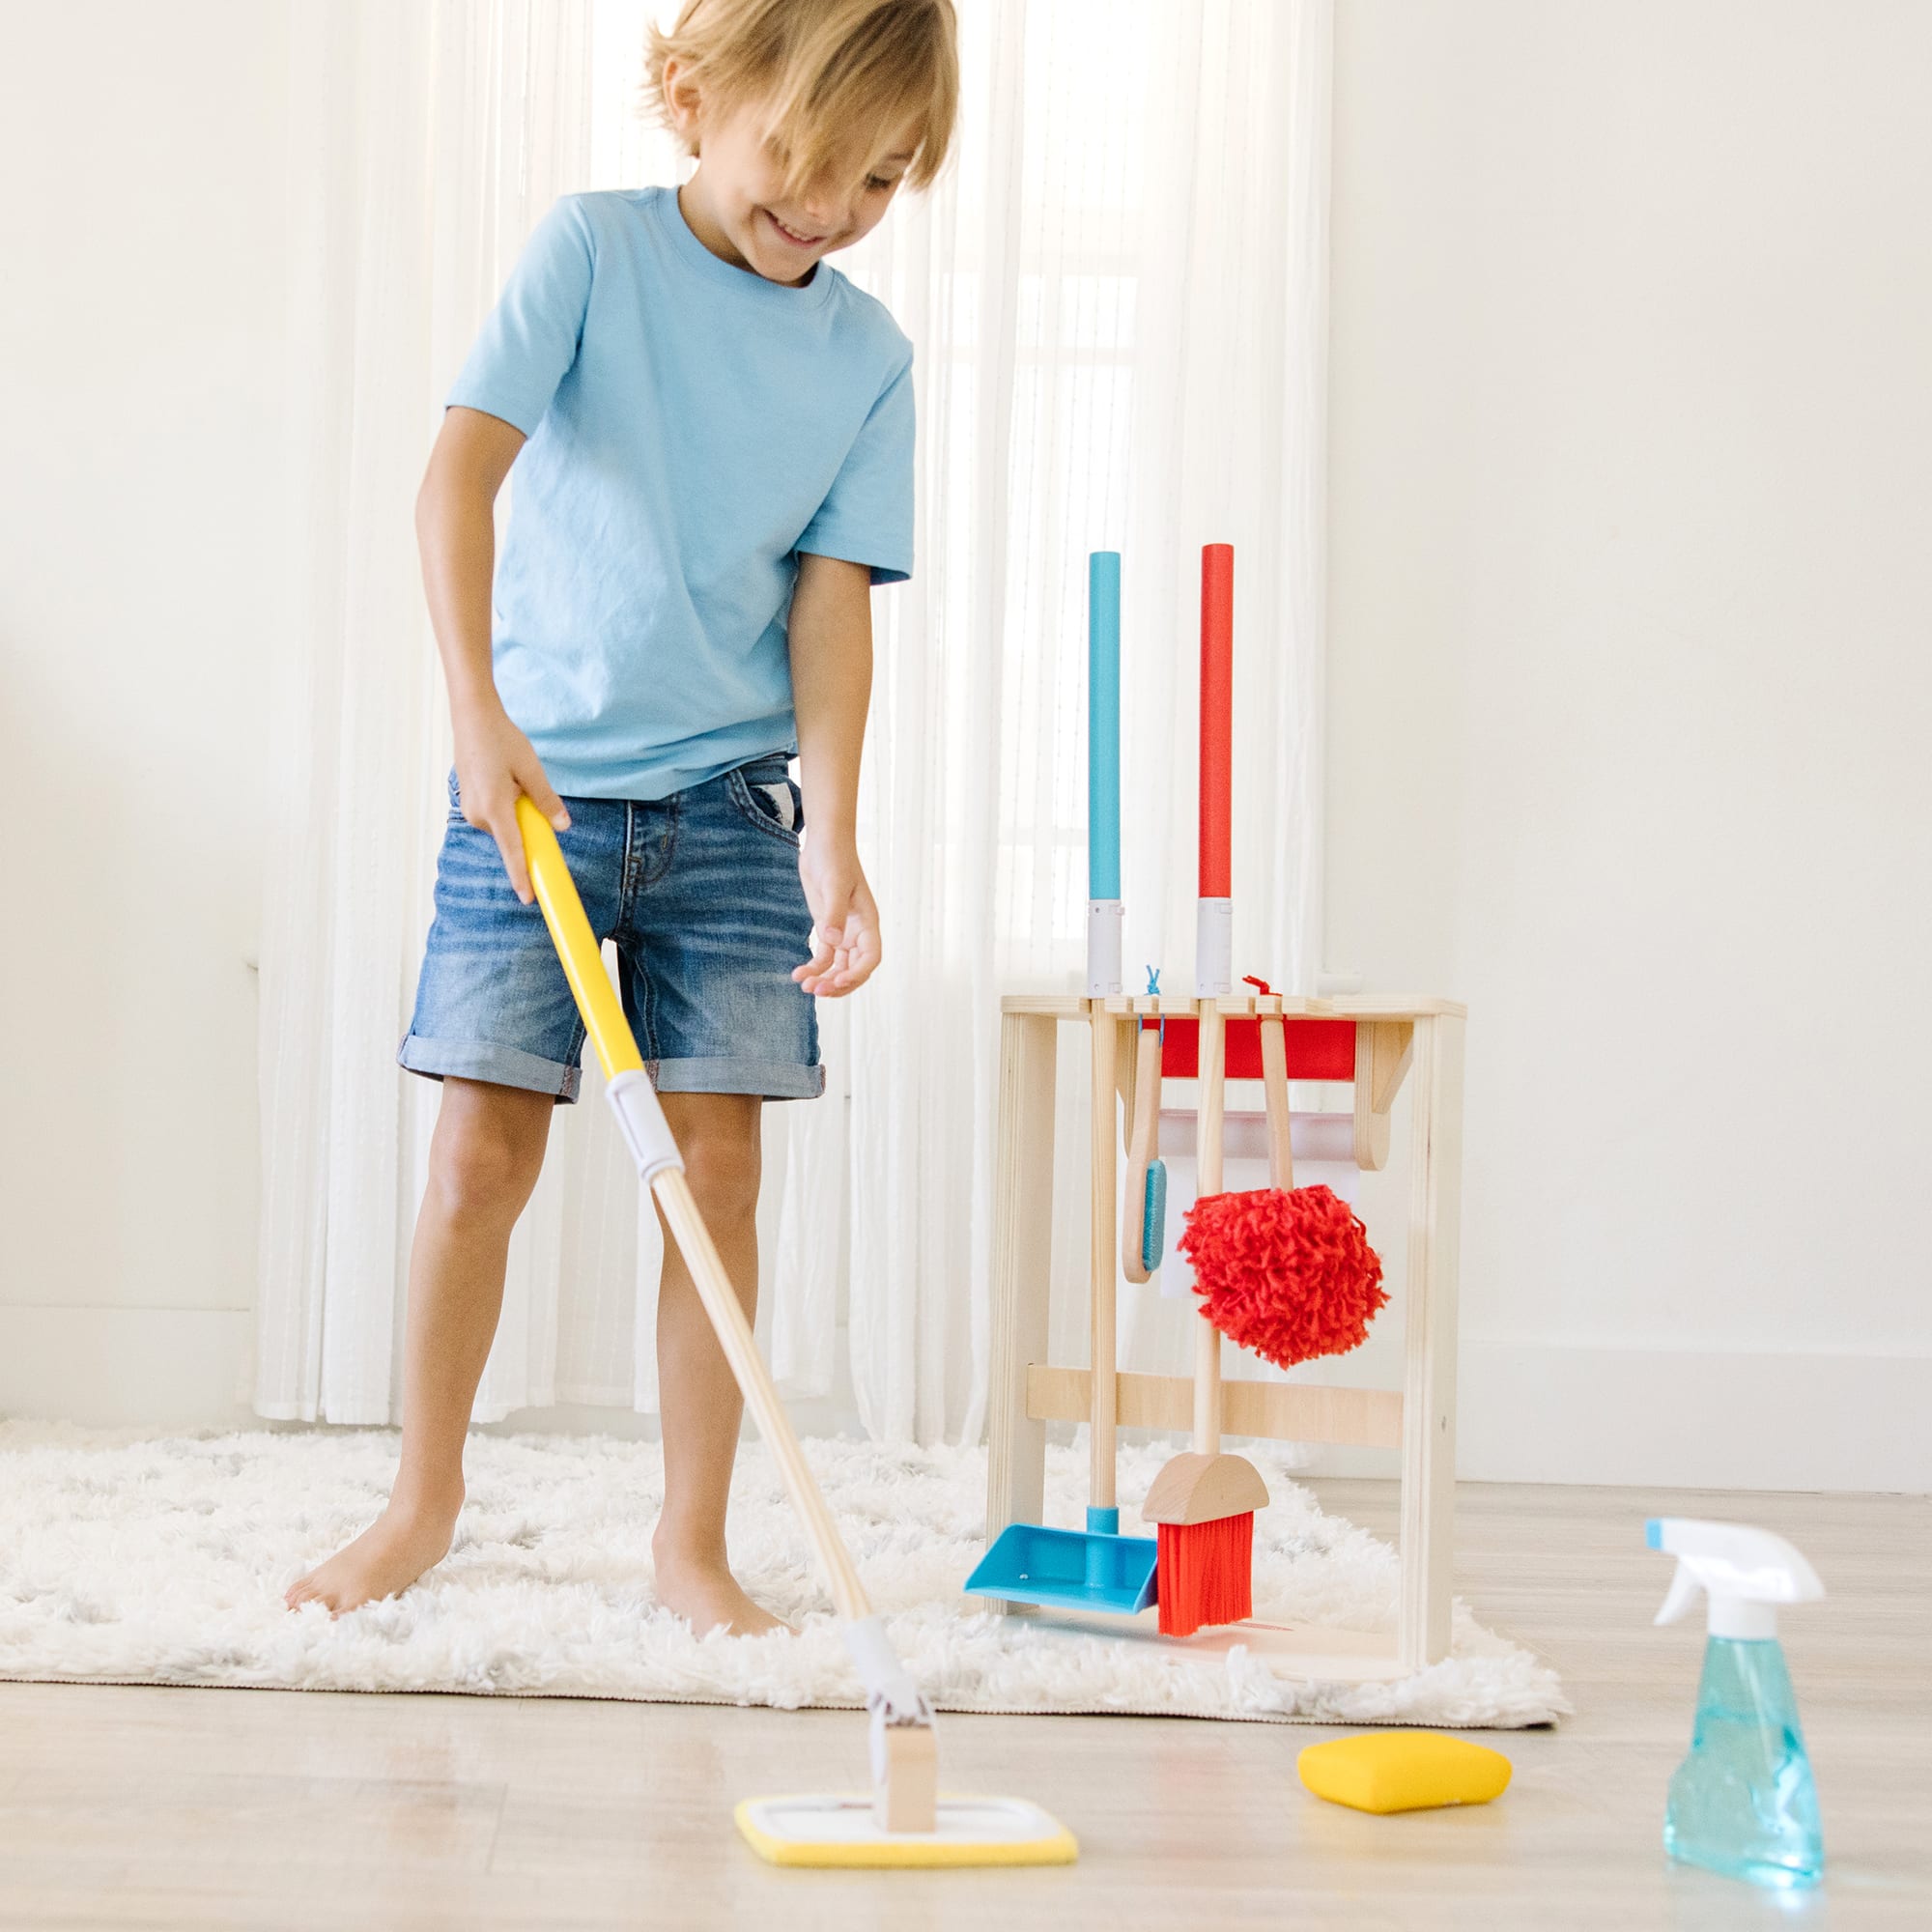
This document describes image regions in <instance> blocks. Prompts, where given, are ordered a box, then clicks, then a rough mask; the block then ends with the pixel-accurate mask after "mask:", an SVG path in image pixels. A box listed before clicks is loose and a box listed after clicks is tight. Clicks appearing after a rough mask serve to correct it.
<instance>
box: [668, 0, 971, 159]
mask: <svg viewBox="0 0 1932 1932" xmlns="http://www.w3.org/2000/svg"><path fill="white" fill-rule="evenodd" d="M957 36H958V23H957V20H956V18H955V16H954V14H953V12H952V0H685V4H684V5H683V6H682V7H681V8H680V9H679V10H678V15H677V23H676V25H675V26H673V27H672V28H671V30H670V32H669V33H668V34H667V33H665V32H663V31H662V30H661V29H660V28H658V27H656V26H653V27H652V28H651V29H650V32H649V37H648V39H647V41H646V43H645V51H644V98H645V100H646V103H647V104H648V105H649V107H650V108H651V109H652V110H653V111H654V112H655V113H656V115H657V116H658V118H659V119H661V120H663V121H664V122H665V123H666V124H667V125H671V123H670V109H669V102H668V100H667V99H665V91H664V77H665V64H666V63H667V62H668V61H671V60H675V61H677V62H678V63H679V64H680V66H681V67H682V69H683V70H684V74H685V76H686V77H688V78H689V79H691V80H692V81H693V82H694V83H695V84H696V87H697V90H698V92H699V94H700V95H702V96H704V97H706V98H708V99H711V100H713V101H715V102H718V103H721V104H723V105H725V106H726V107H733V106H737V105H740V104H743V103H745V102H747V101H752V100H760V101H762V102H764V103H765V105H766V106H767V109H768V112H769V120H768V123H767V127H766V130H765V131H766V133H767V135H768V137H769V138H770V139H771V140H773V141H774V142H775V143H776V144H777V146H778V148H779V151H780V152H781V155H782V156H784V164H785V175H786V182H787V185H789V186H793V187H796V186H797V185H800V184H801V183H803V182H807V181H810V179H811V178H812V177H813V176H814V175H816V174H817V173H818V172H819V171H820V170H821V169H822V168H824V167H825V166H826V165H827V163H828V162H829V161H830V160H831V158H832V156H833V155H834V154H835V153H836V152H837V150H838V147H839V146H840V144H841V143H842V142H843V141H844V140H846V139H848V138H849V137H850V134H851V131H852V130H853V129H854V128H877V129H878V130H879V138H880V139H881V140H882V141H883V140H888V139H890V138H891V137H892V135H893V134H895V133H896V132H897V131H898V130H899V128H903V127H905V126H906V125H907V124H908V123H910V124H912V125H913V126H914V127H916V128H917V129H918V145H917V147H916V148H915V150H914V152H913V157H912V160H911V162H910V164H909V165H908V167H907V169H906V177H905V178H906V180H907V181H908V182H909V183H910V184H911V185H913V186H914V187H916V188H923V187H928V186H930V185H931V184H932V182H933V179H934V177H936V176H937V175H938V173H939V170H940V168H941V167H942V166H943V165H944V163H945V160H946V154H947V150H948V149H949V148H950V147H951V146H952V124H953V120H954V118H955V116H956V114H957V112H958V105H959V52H958V44H957ZM874 158H876V157H874Z"/></svg>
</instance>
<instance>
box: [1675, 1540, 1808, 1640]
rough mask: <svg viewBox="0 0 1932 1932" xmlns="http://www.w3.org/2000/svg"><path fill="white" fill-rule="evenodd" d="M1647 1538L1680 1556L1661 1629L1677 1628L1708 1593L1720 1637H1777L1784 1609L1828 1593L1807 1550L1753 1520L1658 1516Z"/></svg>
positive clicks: (1712, 1626)
mask: <svg viewBox="0 0 1932 1932" xmlns="http://www.w3.org/2000/svg"><path fill="white" fill-rule="evenodd" d="M1644 1541H1645V1542H1646V1543H1648V1544H1649V1545H1650V1547H1651V1548H1653V1549H1661V1550H1662V1551H1663V1552H1664V1554H1665V1555H1667V1556H1674V1557H1676V1559H1677V1574H1676V1575H1675V1576H1674V1577H1671V1579H1670V1594H1669V1595H1668V1596H1667V1597H1665V1598H1664V1600H1663V1607H1662V1609H1661V1610H1659V1611H1658V1613H1657V1621H1658V1622H1659V1623H1661V1624H1669V1623H1675V1622H1676V1621H1677V1619H1678V1618H1679V1617H1681V1616H1682V1615H1683V1614H1684V1612H1685V1611H1686V1610H1688V1609H1689V1608H1690V1605H1692V1604H1693V1603H1694V1602H1695V1601H1696V1597H1697V1592H1698V1591H1699V1590H1702V1591H1703V1592H1704V1594H1705V1595H1706V1596H1707V1597H1708V1598H1709V1599H1710V1603H1711V1618H1710V1629H1711V1634H1712V1635H1713V1636H1732V1637H1747V1638H1748V1637H1756V1638H1762V1637H1773V1636H1776V1634H1777V1607H1776V1606H1777V1605H1779V1604H1805V1603H1810V1602H1812V1601H1814V1600H1815V1599H1817V1598H1819V1597H1822V1596H1823V1595H1824V1594H1825V1586H1824V1584H1822V1583H1821V1582H1819V1580H1818V1573H1817V1572H1816V1571H1815V1570H1813V1569H1812V1567H1811V1566H1810V1564H1809V1563H1807V1562H1806V1561H1805V1560H1804V1555H1803V1553H1802V1552H1801V1551H1799V1550H1797V1549H1794V1548H1792V1547H1791V1545H1790V1544H1788V1543H1787V1542H1785V1540H1784V1539H1783V1537H1781V1536H1773V1535H1772V1533H1771V1532H1770V1531H1769V1530H1766V1529H1753V1528H1752V1527H1751V1526H1750V1525H1749V1524H1748V1523H1743V1522H1706V1521H1703V1520H1699V1519H1698V1518H1695V1517H1686V1516H1660V1517H1652V1518H1651V1520H1650V1521H1649V1522H1648V1523H1647V1524H1646V1525H1645V1527H1644Z"/></svg>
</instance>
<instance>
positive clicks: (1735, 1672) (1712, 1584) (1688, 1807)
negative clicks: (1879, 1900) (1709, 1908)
mask: <svg viewBox="0 0 1932 1932" xmlns="http://www.w3.org/2000/svg"><path fill="white" fill-rule="evenodd" d="M1645 1541H1646V1542H1648V1543H1649V1545H1650V1547H1651V1548H1653V1549H1662V1550H1663V1551H1665V1552H1666V1553H1667V1554H1669V1555H1671V1556H1674V1557H1676V1558H1677V1575H1676V1576H1675V1577H1673V1578H1672V1579H1671V1583H1670V1594H1669V1595H1668V1596H1667V1597H1666V1598H1665V1599H1664V1600H1663V1607H1662V1609H1661V1610H1660V1611H1659V1612H1658V1613H1657V1621H1658V1622H1659V1623H1661V1624H1667V1623H1674V1622H1675V1621H1676V1620H1677V1618H1679V1617H1681V1616H1682V1615H1683V1614H1684V1612H1685V1611H1686V1610H1687V1609H1689V1608H1690V1605H1691V1604H1692V1603H1693V1602H1695V1600H1696V1596H1697V1592H1698V1591H1699V1590H1702V1591H1703V1592H1704V1594H1705V1595H1706V1597H1708V1598H1709V1600H1710V1609H1711V1621H1710V1630H1711V1634H1710V1641H1709V1642H1708V1643H1707V1644H1706V1645H1705V1648H1704V1675H1703V1679H1702V1681H1701V1682H1700V1683H1699V1684H1698V1686H1697V1719H1696V1724H1695V1727H1694V1729H1693V1730H1692V1732H1691V1737H1690V1756H1689V1757H1687V1758H1686V1759H1685V1760H1684V1762H1683V1763H1682V1764H1681V1765H1679V1766H1678V1767H1677V1774H1676V1776H1674V1777H1672V1778H1671V1780H1670V1802H1669V1804H1668V1806H1667V1807H1666V1809H1665V1811H1664V1816H1663V1849H1664V1850H1665V1851H1666V1852H1668V1853H1669V1855H1670V1856H1671V1857H1672V1858H1673V1859H1681V1860H1682V1861H1684V1862H1685V1863H1687V1864H1693V1865H1707V1866H1709V1867H1710V1869H1711V1870H1713V1871H1719V1872H1723V1873H1724V1874H1726V1875H1727V1876H1728V1877H1731V1878H1742V1879H1748V1880H1750V1881H1751V1882H1752V1883H1753V1884H1756V1885H1773V1886H1786V1887H1789V1886H1805V1885H1816V1884H1817V1883H1818V1880H1819V1877H1820V1876H1821V1874H1822V1873H1823V1871H1824V1867H1825V1847H1824V1841H1823V1839H1822V1837H1821V1836H1820V1833H1819V1829H1818V1787H1817V1785H1816V1783H1815V1782H1814V1781H1813V1779H1812V1776H1811V1761H1810V1759H1809V1758H1807V1757H1806V1756H1805V1754H1804V1733H1803V1732H1802V1731H1801V1730H1800V1729H1799V1728H1798V1700H1797V1698H1796V1697H1795V1696H1794V1695H1793V1694H1792V1690H1791V1676H1790V1673H1789V1672H1788V1671H1787V1670H1786V1669H1785V1667H1784V1651H1783V1648H1782V1646H1781V1645H1780V1644H1779V1643H1778V1641H1777V1610H1776V1605H1779V1604H1803V1603H1809V1602H1811V1601H1812V1600H1814V1599H1816V1598H1819V1597H1822V1596H1823V1595H1824V1594H1825V1586H1824V1585H1823V1584H1822V1583H1820V1582H1819V1580H1818V1577H1817V1573H1816V1572H1815V1571H1814V1570H1813V1569H1812V1568H1811V1566H1810V1564H1808V1563H1807V1562H1806V1561H1805V1560H1804V1557H1803V1556H1802V1555H1800V1554H1799V1552H1798V1551H1797V1550H1796V1549H1794V1548H1792V1547H1791V1545H1790V1544H1788V1543H1786V1542H1785V1541H1784V1539H1783V1538H1782V1537H1779V1536H1773V1535H1771V1534H1770V1533H1769V1532H1768V1531H1766V1530H1762V1529H1752V1528H1750V1527H1749V1526H1748V1525H1747V1524H1745V1523H1741V1522H1700V1521H1696V1520H1692V1519H1690V1518H1689V1517H1655V1518H1653V1519H1652V1520H1651V1521H1650V1523H1649V1524H1648V1526H1647V1528H1646V1530H1645Z"/></svg>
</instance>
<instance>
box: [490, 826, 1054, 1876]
mask: <svg viewBox="0 0 1932 1932" xmlns="http://www.w3.org/2000/svg"><path fill="white" fill-rule="evenodd" d="M517 823H518V825H519V827H520V828H521V830H522V832H523V838H524V851H525V855H526V858H527V860H528V863H529V868H530V880H531V883H532V884H533V885H534V887H535V888H536V895H537V902H538V904H539V905H541V906H542V908H543V915H544V920H545V922H546V923H547V924H548V925H549V927H550V935H551V939H552V941H553V942H554V945H555V947H556V953H557V958H558V959H559V961H561V963H562V966H563V971H564V977H565V978H566V979H567V980H569V982H570V990H571V994H572V997H573V998H574V999H575V1000H576V1002H577V1008H578V1011H579V1012H580V1013H581V1014H582V1017H583V1025H584V1030H585V1031H586V1032H587V1033H588V1034H589V1036H590V1039H591V1042H592V1044H593V1045H594V1046H595V1048H596V1051H597V1058H598V1060H599V1061H600V1062H601V1064H602V1065H603V1068H604V1075H605V1078H606V1080H607V1082H608V1083H609V1085H608V1090H607V1091H608V1093H609V1094H610V1099H611V1111H612V1112H613V1113H614V1114H615V1115H616V1117H617V1124H618V1127H619V1128H620V1130H621V1131H622V1133H623V1136H624V1142H625V1145H626V1146H627V1147H628V1148H629V1149H630V1151H631V1153H632V1155H633V1157H634V1158H635V1160H636V1161H637V1166H638V1175H639V1179H641V1180H642V1181H643V1183H644V1184H645V1185H646V1186H647V1187H648V1188H649V1189H650V1191H651V1193H652V1195H653V1196H654V1197H655V1199H656V1201H657V1204H658V1207H659V1208H660V1209H661V1210H662V1212H663V1214H664V1218H665V1222H666V1225H667V1226H668V1228H669V1230H670V1234H671V1238H672V1239H673V1240H675V1241H676V1243H677V1246H678V1251H679V1253H680V1254H682V1255H683V1257H684V1260H685V1264H686V1265H687V1266H688V1267H689V1268H690V1270H691V1275H692V1279H693V1281H694V1282H695V1283H696V1286H697V1293H698V1296H699V1299H700V1300H701V1301H702V1302H703V1304H704V1312H705V1313H706V1315H708V1316H709V1317H710V1320H711V1325H712V1327H713V1329H714V1330H715V1331H716V1333H717V1336H718V1344H719V1347H720V1348H721V1349H722V1350H724V1351H725V1359H726V1360H727V1361H728V1362H729V1363H730V1365H731V1373H732V1375H733V1376H734V1377H735V1378H737V1383H738V1387H739V1389H740V1391H741V1392H742V1394H743V1395H744V1398H745V1405H746V1406H747V1407H748V1408H750V1410H751V1411H752V1414H753V1417H754V1419H755V1420H756V1422H757V1425H758V1434H759V1435H761V1436H762V1437H763V1438H764V1440H765V1442H766V1443H767V1444H768V1445H769V1447H770V1449H771V1451H772V1454H773V1457H774V1458H775V1460H776V1461H777V1463H778V1464H779V1468H780V1471H781V1474H782V1476H783V1478H784V1485H785V1489H786V1492H788V1494H789V1495H790V1497H791V1501H792V1507H793V1508H794V1509H796V1510H797V1511H798V1514H799V1516H800V1518H801V1519H802V1520H803V1521H804V1524H805V1528H806V1533H807V1535H808V1536H809V1537H810V1541H811V1546H812V1548H813V1550H814V1552H815V1553H816V1555H817V1557H818V1562H819V1566H820V1568H821V1569H822V1570H823V1571H824V1573H825V1576H826V1579H827V1581H828V1583H829V1584H830V1586H831V1591H832V1600H833V1603H834V1605H836V1607H837V1609H838V1615H839V1617H840V1618H841V1619H842V1620H843V1622H844V1625H845V1641H846V1646H847V1648H848V1649H849V1650H850V1652H851V1655H852V1662H853V1663H854V1664H855V1665H856V1666H857V1669H858V1673H859V1681H860V1682H861V1684H862V1685H864V1687H865V1690H866V1705H867V1711H868V1712H869V1714H870V1721H871V1768H872V1796H871V1798H870V1799H869V1800H867V1799H864V1798H856V1797H855V1798H846V1797H836V1796H831V1797H789V1798H753V1799H748V1800H747V1801H746V1802H745V1803H744V1804H740V1805H739V1806H738V1809H737V1822H738V1826H739V1829H740V1830H741V1831H742V1832H743V1833H744V1834H745V1837H746V1838H747V1839H748V1840H749V1842H750V1843H751V1845H752V1846H753V1849H754V1850H755V1851H757V1852H758V1853H759V1854H760V1855H761V1856H762V1857H764V1858H766V1859H769V1860H771V1861H773V1862H774V1863H777V1864H800V1865H981V1864H1065V1863H1067V1862H1069V1861H1071V1860H1072V1859H1073V1858H1074V1857H1075V1856H1076V1847H1075V1845H1074V1841H1073V1838H1072V1836H1071V1835H1070V1834H1069V1833H1067V1832H1066V1831H1065V1829H1064V1828H1063V1827H1062V1826H1061V1825H1060V1824H1058V1823H1057V1822H1056V1821H1055V1820H1054V1819H1053V1818H1051V1817H1049V1816H1048V1815H1047V1813H1045V1812H1044V1811H1042V1810H1040V1808H1039V1807H1038V1806H1037V1805H1036V1804H1029V1803H1027V1802H1026V1801H1024V1800H1022V1799H1015V1798H973V1799H960V1798H945V1799H942V1798H939V1797H938V1796H937V1793H936V1780H937V1776H938V1757H937V1749H936V1745H935V1741H934V1737H933V1727H932V1709H931V1706H930V1705H928V1704H927V1702H926V1700H925V1698H924V1697H923V1695H922V1694H921V1693H920V1690H919V1687H918V1686H917V1685H916V1684H915V1683H914V1682H913V1681H912V1679H911V1677H910V1676H908V1675H907V1673H906V1670H905V1668H904V1666H903V1665H902V1664H901V1663H900V1662H899V1660H898V1658H897V1656H896V1655H895V1652H894V1650H893V1645H892V1640H891V1638H890V1637H888V1636H887V1634H886V1628H885V1624H884V1622H883V1621H882V1620H881V1619H880V1618H879V1617H878V1616H876V1615H875V1614H874V1613H873V1611H872V1608H871V1606H870V1605H869V1604H868V1603H867V1599H866V1591H865V1586H864V1585H863V1584H862V1583H861V1582H860V1580H859V1573H858V1571H857V1569H856V1568H855V1567H854V1566H853V1562H852V1558H851V1556H850V1554H849V1553H848V1552H847V1550H846V1548H845V1546H844V1544H843V1543H842V1542H841V1541H840V1540H839V1536H838V1526H837V1524H836V1523H835V1522H834V1521H833V1520H832V1513H831V1511H830V1510H829V1509H828V1508H827V1507H826V1503H825V1498H824V1496H823V1495H822V1494H821V1493H820V1492H819V1489H818V1486H817V1484H816V1483H815V1482H814V1481H813V1480H812V1476H811V1471H810V1468H809V1467H808V1466H807V1464H806V1461H805V1455H804V1452H803V1450H802V1449H801V1448H800V1447H799V1442H798V1437H797V1436H796V1435H794V1434H793V1433H792V1428H791V1424H790V1422H789V1420H788V1419H787V1418H786V1415H785V1412H784V1408H783V1406H781V1403H780V1402H779V1399H778V1392H777V1390H776V1389H775V1388H774V1386H773V1384H772V1380H771V1378H770V1376H769V1375H768V1374H767V1372H766V1369H765V1365H764V1361H763V1359H762V1358H761V1357H760V1356H759V1354H758V1350H757V1346H756V1344H755V1343H754V1342H753V1339H752V1330H751V1325H750V1323H749V1322H747V1321H746V1320H745V1312H744V1310H743V1309H742V1308H741V1307H740V1306H739V1303H738V1297H737V1295H736V1294H735V1293H733V1291H732V1288H731V1283H730V1279H729V1277H728V1276H727V1275H726V1274H725V1264H724V1263H723V1261H722V1260H721V1259H720V1258H719V1254H718V1250H717V1248H716V1247H715V1246H714V1245H713V1243H712V1239H711V1236H710V1232H709V1231H708V1230H707V1229H706V1227H705V1225H704V1221H703V1217H702V1216H701V1215H700V1214H699V1213H698V1210H697V1205H696V1201H695V1200H694V1199H693V1197H692V1193H691V1188H690V1186H689V1184H688V1183H687V1181H686V1180H685V1178H684V1162H683V1160H682V1159H681V1158H680V1157H679V1154H678V1151H677V1144H676V1142H675V1141H674V1140H673V1139H672V1138H671V1133H670V1128H669V1126H668V1123H667V1122H666V1120H665V1114H664V1109H663V1108H662V1107H661V1106H660V1105H659V1104H658V1096H657V1090H656V1089H655V1088H654V1087H653V1086H652V1085H651V1080H650V1076H649V1075H648V1074H647V1073H646V1072H645V1071H644V1065H643V1060H642V1057H641V1056H640V1055H639V1052H638V1043H637V1040H636V1038H635V1037H634V1036H633V1034H632V1032H631V1028H630V1025H629V1023H628V1022H627V1021H626V1019H625V1017H624V1010H623V1008H622V1007H621V1006H620V1005H619V1003H618V1000H617V995H616V990H615V988H614V987H613V986H612V985H611V979H610V976H609V975H608V974H607V973H606V972H605V970H604V961H603V958H602V956H601V954H600V952H599V951H598V946H597V941H596V939H595V938H594V937H593V935H592V933H591V930H590V923H589V922H588V920H587V919H586V918H585V917H584V913H583V904H582V900H581V899H580V898H579V897H578V894H577V887H576V884H575V883H574V881H573V880H572V878H571V876H570V868H569V867H568V866H567V865H566V864H565V863H564V858H563V853H562V850H561V848H560V847H559V846H558V844H557V841H556V834H555V833H554V832H553V831H552V829H551V827H550V825H549V823H548V821H547V820H546V819H545V818H544V816H543V814H542V813H541V812H540V811H538V810H537V809H536V807H535V806H534V805H532V804H531V803H530V801H529V800H528V799H527V798H521V799H519V800H518V801H517Z"/></svg>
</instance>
